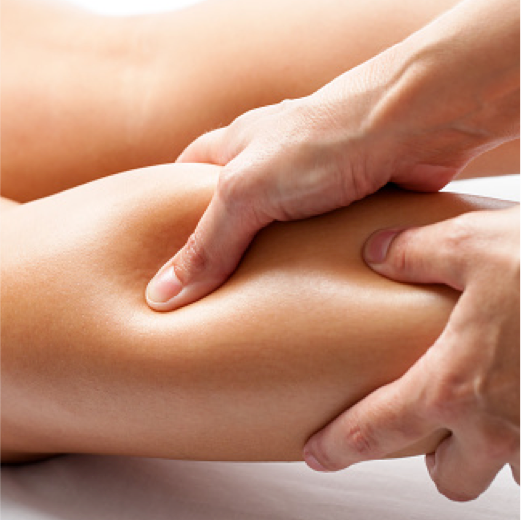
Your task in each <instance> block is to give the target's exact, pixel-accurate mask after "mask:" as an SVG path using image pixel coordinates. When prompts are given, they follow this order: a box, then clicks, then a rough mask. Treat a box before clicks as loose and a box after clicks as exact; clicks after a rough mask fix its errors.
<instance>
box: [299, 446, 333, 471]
mask: <svg viewBox="0 0 521 520" xmlns="http://www.w3.org/2000/svg"><path fill="white" fill-rule="evenodd" d="M303 455H304V462H305V463H306V464H307V465H308V466H309V467H310V468H311V469H313V470H315V471H321V472H323V473H331V471H330V470H329V469H327V468H326V467H325V466H323V465H322V464H321V463H320V462H319V461H318V459H317V458H316V457H315V455H313V453H312V452H311V449H310V448H308V447H307V446H306V447H304V452H303Z"/></svg>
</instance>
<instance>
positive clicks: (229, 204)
mask: <svg viewBox="0 0 521 520" xmlns="http://www.w3.org/2000/svg"><path fill="white" fill-rule="evenodd" d="M249 191H250V190H249V189H248V183H247V182H246V180H245V179H244V176H243V175H242V172H241V168H239V167H233V166H229V167H226V168H224V169H223V170H222V172H221V174H220V175H219V180H218V182H217V189H216V195H217V197H218V198H219V199H220V201H221V202H222V203H223V205H224V207H225V208H226V210H227V212H228V213H231V214H242V213H243V212H244V210H245V209H246V208H247V207H248V205H249V203H250V200H249V199H250V194H249Z"/></svg>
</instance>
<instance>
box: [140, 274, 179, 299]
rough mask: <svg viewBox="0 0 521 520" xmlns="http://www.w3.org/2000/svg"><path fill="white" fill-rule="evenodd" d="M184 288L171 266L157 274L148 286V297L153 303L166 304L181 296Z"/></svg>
mask: <svg viewBox="0 0 521 520" xmlns="http://www.w3.org/2000/svg"><path fill="white" fill-rule="evenodd" d="M182 288H183V286H182V285H181V282H180V281H179V279H178V278H177V276H176V275H175V271H174V267H173V266H171V267H168V268H167V269H165V270H164V271H162V272H160V273H159V274H157V275H156V276H155V278H153V279H152V281H151V282H150V283H149V284H148V288H147V297H148V299H149V300H150V301H151V302H153V303H166V302H167V301H169V300H171V299H172V298H173V297H174V296H176V295H177V294H179V293H180V292H181V289H182Z"/></svg>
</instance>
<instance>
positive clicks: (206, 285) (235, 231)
mask: <svg viewBox="0 0 521 520" xmlns="http://www.w3.org/2000/svg"><path fill="white" fill-rule="evenodd" d="M240 207H241V208H244V209H243V210H242V211H241V209H240ZM240 207H239V206H235V205H230V204H227V203H225V202H224V201H223V197H222V196H220V194H219V191H216V194H215V195H214V197H213V198H212V201H211V202H210V205H209V206H208V208H207V210H206V211H205V213H204V214H203V217H202V218H201V220H200V222H199V224H198V225H197V228H196V230H195V231H194V233H193V234H192V235H191V237H190V239H189V240H188V242H187V243H186V245H185V246H184V247H183V248H182V249H181V250H180V251H179V252H178V253H177V254H176V255H175V256H174V258H173V259H171V260H170V261H168V262H167V263H166V264H165V265H164V266H163V267H162V268H161V269H160V270H159V272H158V273H157V274H156V276H155V277H154V278H153V279H152V280H151V282H150V283H149V284H148V287H147V290H146V300H147V303H148V304H149V306H150V307H151V308H152V309H154V310H157V311H170V310H173V309H176V308H179V307H182V306H184V305H187V304H189V303H192V302H194V301H196V300H198V299H200V298H202V297H203V296H206V295H207V294H209V293H210V292H212V291H213V290H215V289H216V288H217V287H219V286H220V285H221V284H222V283H223V282H224V281H225V280H226V279H227V278H228V276H229V275H230V274H231V273H232V272H233V271H234V270H235V268H236V267H237V264H238V263H239V261H240V259H241V257H242V255H243V253H244V251H245V250H246V248H247V247H248V245H249V243H250V242H251V240H252V238H253V236H254V235H255V233H256V232H257V231H258V230H259V229H260V228H261V227H263V226H264V225H266V224H267V222H262V223H261V222H259V221H258V219H257V218H256V216H255V213H254V212H252V211H251V210H249V209H248V208H247V207H246V205H244V206H242V205H240Z"/></svg>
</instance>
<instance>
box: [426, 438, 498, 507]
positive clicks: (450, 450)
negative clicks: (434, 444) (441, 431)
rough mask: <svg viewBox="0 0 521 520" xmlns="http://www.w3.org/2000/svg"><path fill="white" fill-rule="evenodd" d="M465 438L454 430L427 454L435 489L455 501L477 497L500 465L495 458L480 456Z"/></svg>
mask: <svg viewBox="0 0 521 520" xmlns="http://www.w3.org/2000/svg"><path fill="white" fill-rule="evenodd" d="M467 439H468V436H467ZM467 439H466V440H464V441H463V440H460V438H459V437H457V436H455V435H454V434H453V435H451V436H450V437H448V438H447V439H445V440H444V441H443V442H441V443H440V444H439V445H438V448H437V449H436V452H435V453H431V454H429V455H427V457H426V464H427V469H428V471H429V474H430V476H431V478H432V480H433V481H434V483H435V484H436V487H437V488H438V491H439V492H440V493H441V494H442V495H445V496H446V497H447V498H449V499H450V500H455V501H457V502H467V501H469V500H474V499H476V498H477V497H478V496H479V495H481V493H483V492H484V491H486V490H487V488H488V487H489V486H490V484H491V483H492V481H493V480H494V478H495V476H496V475H497V473H498V472H499V470H500V469H501V468H502V467H503V463H501V462H498V460H494V459H487V458H485V457H483V454H482V453H480V451H481V450H479V448H477V447H476V446H474V445H473V444H472V443H470V442H469V441H468V440H467Z"/></svg>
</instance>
